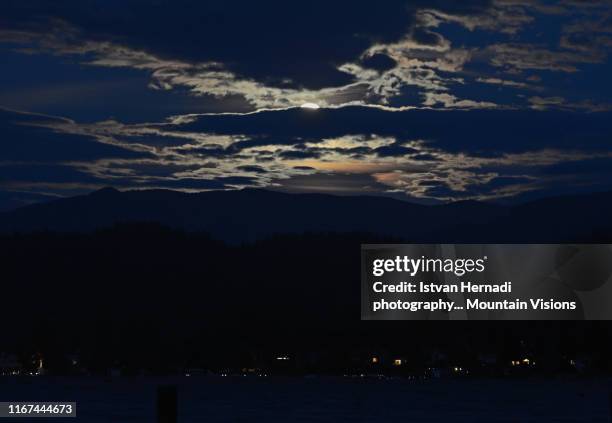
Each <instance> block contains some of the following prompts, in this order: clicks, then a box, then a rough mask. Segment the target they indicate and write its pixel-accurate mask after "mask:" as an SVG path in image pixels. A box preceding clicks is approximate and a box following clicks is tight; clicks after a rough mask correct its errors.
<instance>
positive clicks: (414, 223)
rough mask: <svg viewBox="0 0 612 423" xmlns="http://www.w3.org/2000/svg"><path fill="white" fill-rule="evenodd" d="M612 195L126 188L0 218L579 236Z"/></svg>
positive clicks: (594, 231)
mask: <svg viewBox="0 0 612 423" xmlns="http://www.w3.org/2000/svg"><path fill="white" fill-rule="evenodd" d="M610 216H612V192H604V193H593V194H585V195H575V196H566V197H556V198H547V199H542V200H538V201H533V202H530V203H525V204H521V205H514V206H503V205H498V204H492V203H481V202H475V201H464V202H456V203H449V204H444V205H431V206H428V205H419V204H413V203H409V202H405V201H400V200H396V199H392V198H385V197H372V196H370V197H368V196H334V195H327V194H287V193H280V192H274V191H267V190H257V189H245V190H240V191H211V192H202V193H196V194H188V193H183V192H177V191H170V190H145V191H118V190H115V189H113V188H105V189H102V190H99V191H95V192H92V193H91V194H88V195H83V196H77V197H72V198H65V199H59V200H55V201H52V202H48V203H42V204H35V205H30V206H26V207H22V208H20V209H16V210H13V211H10V212H5V213H2V214H0V232H4V233H7V232H36V231H54V232H90V231H94V230H97V229H102V228H106V227H111V226H113V225H115V224H117V223H133V222H155V223H160V224H162V225H166V226H169V227H172V228H176V229H181V230H186V231H198V232H206V233H209V234H210V235H211V236H212V237H213V238H215V239H219V240H223V241H226V242H234V243H235V242H244V241H253V240H257V239H262V238H266V237H269V236H272V235H274V234H292V233H293V234H300V233H323V232H335V233H356V232H360V233H372V234H377V235H381V236H392V237H395V238H397V239H401V240H405V241H419V242H481V241H482V242H573V241H581V240H597V238H601V237H602V236H604V235H603V234H604V233H610V228H611V227H612V223H611V222H610V219H609V217H610Z"/></svg>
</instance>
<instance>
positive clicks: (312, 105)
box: [300, 103, 320, 110]
mask: <svg viewBox="0 0 612 423" xmlns="http://www.w3.org/2000/svg"><path fill="white" fill-rule="evenodd" d="M300 107H301V108H302V109H311V110H316V109H319V108H320V107H319V105H318V104H317V103H304V104H302V105H301V106H300Z"/></svg>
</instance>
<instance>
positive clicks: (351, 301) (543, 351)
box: [0, 224, 612, 373]
mask: <svg viewBox="0 0 612 423" xmlns="http://www.w3.org/2000/svg"><path fill="white" fill-rule="evenodd" d="M392 242H401V240H398V239H392V238H380V237H376V236H372V235H367V234H348V235H347V234H333V233H329V234H304V235H287V236H276V237H271V238H268V239H266V240H260V241H257V242H255V243H249V244H243V245H228V244H225V243H222V242H219V241H216V240H214V239H211V238H210V237H209V236H207V235H206V234H202V233H187V232H182V231H178V230H172V229H168V228H166V227H163V226H159V225H156V224H129V225H118V226H115V227H113V228H111V229H106V230H100V231H97V232H93V233H80V234H77V233H74V234H58V233H32V234H23V235H3V236H1V237H0V254H1V257H2V309H1V310H2V311H1V316H0V318H1V319H2V327H3V335H2V343H1V344H0V352H3V351H4V352H7V351H8V352H17V353H18V354H20V355H21V356H31V355H32V354H37V353H40V354H42V355H43V356H44V357H45V360H46V362H45V364H46V366H47V367H48V368H49V369H50V370H51V371H57V372H62V371H64V370H65V368H64V367H65V365H66V363H65V361H66V360H65V357H67V356H69V355H70V354H75V353H76V354H78V355H79V357H80V359H81V360H82V361H83V362H85V363H86V365H87V368H88V369H89V370H90V371H91V372H104V371H106V369H108V368H110V367H113V366H120V367H122V368H127V369H133V370H134V371H137V370H138V371H146V372H153V373H164V372H169V371H174V370H175V369H177V368H187V367H191V368H193V367H198V368H208V369H220V368H224V367H239V366H252V365H258V364H260V363H262V362H265V360H266V357H273V356H276V355H278V354H289V355H291V356H302V357H314V359H312V360H305V361H304V363H305V364H303V367H304V368H303V369H302V370H303V371H311V372H332V373H333V372H341V371H344V369H345V367H346V366H347V365H348V363H350V362H351V360H353V359H354V357H355V354H356V353H359V352H362V353H363V354H364V355H365V356H367V355H368V354H371V353H372V352H381V351H382V352H388V353H389V354H391V353H392V354H395V355H401V356H402V357H407V358H408V359H409V362H410V363H412V366H413V367H416V368H418V367H423V366H425V365H426V363H427V357H429V356H430V354H431V351H434V350H440V351H444V352H445V354H448V355H449V357H451V358H452V361H453V362H454V363H467V364H469V363H470V361H473V360H476V358H477V357H478V355H479V354H485V353H486V354H490V353H492V354H496V355H497V356H498V357H499V358H500V360H510V359H512V358H513V357H517V356H519V355H520V354H523V353H524V352H525V351H528V352H529V354H531V355H532V356H533V357H536V356H537V357H541V358H542V359H541V360H540V361H541V363H542V367H543V368H544V369H545V370H547V371H551V372H555V371H557V370H558V369H559V368H560V367H561V366H562V365H561V363H562V362H563V360H564V359H565V358H567V357H569V356H576V355H579V354H582V355H588V356H589V357H590V360H591V361H592V362H593V363H595V364H594V368H596V369H597V371H598V372H607V371H608V369H609V366H610V365H612V361H611V360H612V358H611V357H612V354H610V353H611V352H612V351H611V348H610V339H612V330H611V329H612V325H610V324H609V323H607V322H477V321H470V322H445V321H419V322H417V321H414V322H363V321H360V298H359V295H360V274H359V272H360V265H359V263H360V244H361V243H392Z"/></svg>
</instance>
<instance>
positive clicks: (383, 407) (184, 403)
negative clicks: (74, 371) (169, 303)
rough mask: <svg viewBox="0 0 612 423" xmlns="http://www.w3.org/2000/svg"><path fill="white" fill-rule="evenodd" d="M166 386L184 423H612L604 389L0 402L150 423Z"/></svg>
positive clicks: (128, 385)
mask: <svg viewBox="0 0 612 423" xmlns="http://www.w3.org/2000/svg"><path fill="white" fill-rule="evenodd" d="M168 383H171V384H176V385H178V392H179V422H182V423H189V422H202V421H205V422H400V421H416V422H437V421H449V422H458V421H459V422H463V421H465V422H480V421H482V422H531V421H534V422H536V421H537V422H542V421H564V422H582V421H588V422H598V421H601V422H604V421H605V422H607V421H609V419H610V411H609V392H610V391H609V388H610V383H609V381H607V380H603V379H597V380H596V379H573V380H571V379H514V380H498V379H481V380H439V381H434V380H430V381H425V382H414V381H409V380H401V379H398V380H369V379H350V378H314V379H308V378H250V377H203V378H195V377H190V378H187V377H182V378H176V379H158V378H155V379H154V378H115V379H112V378H107V379H102V378H50V377H42V378H0V398H1V400H2V401H7V400H15V401H18V400H22V401H26V400H27V401H33V400H39V401H40V400H46V401H76V402H77V419H76V421H78V422H88V423H97V422H100V423H101V422H104V423H109V422H111V423H112V422H117V423H119V422H121V423H130V422H134V423H136V422H154V421H156V420H155V419H156V418H155V398H156V391H157V387H158V386H160V385H163V384H168ZM7 421H9V420H7ZM21 421H23V419H21ZM53 421H54V422H60V421H63V419H54V420H53ZM66 421H72V422H75V420H74V419H67V420H66Z"/></svg>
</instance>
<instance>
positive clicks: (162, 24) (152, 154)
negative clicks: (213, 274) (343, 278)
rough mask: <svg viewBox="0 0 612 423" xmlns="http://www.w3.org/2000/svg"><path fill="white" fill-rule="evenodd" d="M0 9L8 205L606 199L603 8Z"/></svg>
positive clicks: (178, 5) (221, 5) (78, 5)
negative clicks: (300, 197)
mask: <svg viewBox="0 0 612 423" xmlns="http://www.w3.org/2000/svg"><path fill="white" fill-rule="evenodd" d="M1 9H2V10H1V13H0V56H1V57H0V61H1V63H2V68H1V69H2V70H1V72H0V109H1V110H0V130H1V132H0V133H1V134H2V136H1V145H0V209H2V208H4V209H6V208H11V207H15V206H18V205H21V204H25V203H28V202H32V201H38V200H40V199H45V198H52V197H56V196H66V195H73V194H78V193H82V192H88V191H91V190H95V189H97V188H100V187H104V186H115V187H117V188H120V189H130V188H137V189H141V188H160V187H161V188H172V189H181V190H188V191H197V190H204V189H236V188H241V187H268V188H271V189H280V190H287V191H294V192H312V191H316V192H330V193H339V194H344V193H370V194H380V195H392V196H395V197H399V198H406V199H411V200H414V201H421V202H436V201H452V200H460V199H480V200H512V199H515V200H520V199H526V198H534V197H539V196H546V195H558V194H565V193H573V192H585V191H587V192H588V191H595V190H606V189H610V188H612V166H610V165H611V164H612V163H611V159H612V148H611V146H612V123H611V122H612V119H611V118H612V116H611V113H612V101H610V98H611V94H612V93H611V90H612V88H611V87H612V84H610V83H609V82H608V79H609V75H610V74H612V69H611V67H612V66H611V61H610V50H611V49H612V29H611V28H612V25H611V24H612V2H610V1H605V0H590V1H573V0H561V1H555V2H547V1H542V0H495V1H483V0H474V1H470V0H468V1H461V2H457V1H450V0H448V1H445V0H434V1H425V0H416V1H388V2H384V3H380V2H359V1H334V2H330V1H326V2H324V1H310V2H278V1H270V2H247V1H223V2H212V1H211V2H201V1H198V2H196V1H161V0H157V1H140V0H138V1H137V0H127V1H108V0H105V1H102V0H97V1H93V0H91V1H88V0H85V1H54V2H49V1H42V0H41V1H28V0H26V1H6V2H3V4H2V6H1ZM306 106H307V107H306Z"/></svg>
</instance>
